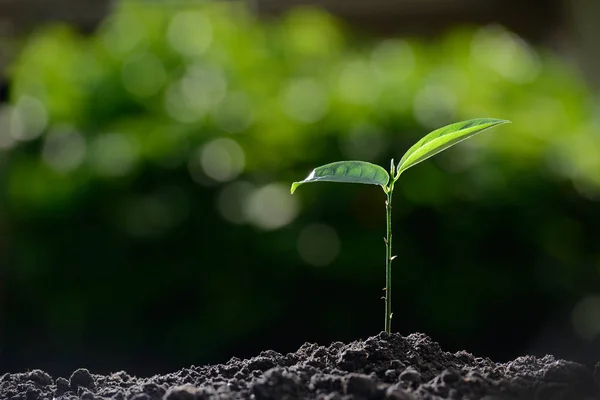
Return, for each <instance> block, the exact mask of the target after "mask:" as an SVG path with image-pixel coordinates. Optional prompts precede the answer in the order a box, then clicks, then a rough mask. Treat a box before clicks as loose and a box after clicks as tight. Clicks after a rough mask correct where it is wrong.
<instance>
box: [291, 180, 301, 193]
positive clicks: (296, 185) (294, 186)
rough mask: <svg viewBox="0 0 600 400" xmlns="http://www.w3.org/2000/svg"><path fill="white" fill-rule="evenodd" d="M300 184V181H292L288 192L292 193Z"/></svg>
mask: <svg viewBox="0 0 600 400" xmlns="http://www.w3.org/2000/svg"><path fill="white" fill-rule="evenodd" d="M298 186H300V182H294V183H292V187H291V188H290V193H291V194H294V192H295V191H296V188H297V187H298Z"/></svg>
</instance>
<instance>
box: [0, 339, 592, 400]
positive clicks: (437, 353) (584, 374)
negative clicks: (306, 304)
mask: <svg viewBox="0 0 600 400" xmlns="http://www.w3.org/2000/svg"><path fill="white" fill-rule="evenodd" d="M599 375H600V364H599V365H598V366H597V367H596V368H595V372H594V371H592V370H590V369H589V368H587V367H585V366H583V365H580V364H576V363H573V362H569V361H564V360H556V359H554V358H553V357H551V356H545V357H543V358H535V357H531V356H526V357H520V358H517V359H516V360H514V361H511V362H508V363H505V364H499V363H494V362H492V361H491V360H488V359H482V358H476V357H474V356H472V355H471V354H468V353H466V352H458V353H454V354H452V353H447V352H444V351H442V350H441V349H440V347H439V345H438V344H437V343H435V342H432V341H431V340H430V339H429V338H428V337H427V336H425V335H422V334H413V335H410V336H408V337H403V336H400V335H398V334H392V335H389V334H385V333H381V334H379V335H378V336H375V337H371V338H369V339H367V340H365V341H356V342H352V343H349V344H344V343H341V342H337V343H332V344H331V345H329V346H318V345H316V344H309V343H307V344H304V345H303V346H302V347H301V348H300V349H298V351H296V352H295V353H290V354H287V355H282V354H279V353H276V352H274V351H265V352H262V353H261V354H260V355H258V356H257V357H254V358H251V359H248V360H240V359H236V358H233V359H231V360H230V361H229V362H228V363H226V364H222V365H212V366H202V367H191V368H187V369H182V370H180V371H178V372H175V373H172V374H168V375H163V376H158V375H157V376H153V377H150V378H137V377H133V376H129V375H128V374H127V373H125V372H117V373H114V374H112V375H107V376H104V375H95V374H90V372H88V370H86V369H79V370H77V371H75V372H73V374H72V375H71V376H70V377H69V379H66V378H62V377H59V378H56V379H53V378H52V377H51V376H50V375H48V374H47V373H45V372H43V371H40V370H33V371H29V372H26V373H21V374H5V375H2V376H0V399H2V400H4V399H7V400H9V399H10V400H17V399H18V400H21V399H22V400H43V399H48V400H52V399H56V400H67V399H83V400H99V399H119V400H154V399H164V400H204V399H256V400H267V399H273V400H277V399H323V400H325V399H328V400H334V399H340V400H341V399H348V400H350V399H357V400H358V399H369V400H371V399H372V400H375V399H381V400H417V399H432V400H433V399H477V400H521V399H522V400H529V399H532V400H533V399H535V400H537V399H539V400H592V399H600V376H599Z"/></svg>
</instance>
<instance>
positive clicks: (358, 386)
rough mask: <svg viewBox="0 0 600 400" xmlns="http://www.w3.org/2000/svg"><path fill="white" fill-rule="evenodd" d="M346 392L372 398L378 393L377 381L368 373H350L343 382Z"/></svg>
mask: <svg viewBox="0 0 600 400" xmlns="http://www.w3.org/2000/svg"><path fill="white" fill-rule="evenodd" d="M343 388H344V393H345V394H353V395H355V396H359V397H364V398H367V399H372V398H374V397H376V394H377V383H376V382H375V381H374V380H373V379H372V378H371V377H370V376H368V375H363V374H349V375H348V376H347V377H346V379H344V383H343Z"/></svg>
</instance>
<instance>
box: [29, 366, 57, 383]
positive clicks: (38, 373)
mask: <svg viewBox="0 0 600 400" xmlns="http://www.w3.org/2000/svg"><path fill="white" fill-rule="evenodd" d="M28 379H29V380H30V381H32V382H35V383H37V384H38V385H41V386H48V385H52V378H51V377H50V375H48V374H47V373H45V372H44V371H42V370H39V369H34V370H33V371H31V372H30V373H29V376H28Z"/></svg>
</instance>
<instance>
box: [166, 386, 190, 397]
mask: <svg viewBox="0 0 600 400" xmlns="http://www.w3.org/2000/svg"><path fill="white" fill-rule="evenodd" d="M163 400H198V389H197V388H195V387H194V386H192V385H182V386H175V387H172V388H170V389H169V390H167V393H165V395H164V397H163Z"/></svg>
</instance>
